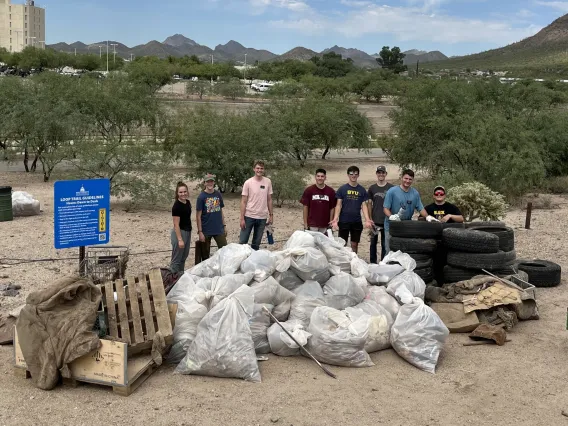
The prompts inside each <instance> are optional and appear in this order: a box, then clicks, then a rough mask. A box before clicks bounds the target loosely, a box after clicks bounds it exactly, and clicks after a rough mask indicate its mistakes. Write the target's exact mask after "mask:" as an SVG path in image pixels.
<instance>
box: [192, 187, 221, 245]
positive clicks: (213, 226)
mask: <svg viewBox="0 0 568 426" xmlns="http://www.w3.org/2000/svg"><path fill="white" fill-rule="evenodd" d="M223 207H225V204H224V203H223V196H222V195H221V193H220V192H219V191H214V192H213V193H212V194H208V193H207V192H205V191H203V192H201V194H199V196H198V197H197V205H196V207H195V208H196V209H197V211H198V212H201V227H202V231H203V234H205V235H207V236H215V235H221V234H223V232H224V229H223V213H221V209H222V208H223Z"/></svg>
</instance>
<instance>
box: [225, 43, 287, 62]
mask: <svg viewBox="0 0 568 426" xmlns="http://www.w3.org/2000/svg"><path fill="white" fill-rule="evenodd" d="M215 52H216V53H217V54H219V55H224V56H226V57H227V58H231V59H232V60H233V61H235V62H237V63H241V62H242V63H244V61H245V54H246V55H247V63H248V64H254V63H255V62H256V61H261V62H262V61H269V60H271V59H273V58H275V57H276V56H277V55H275V54H274V53H272V52H269V51H268V50H257V49H251V48H247V47H244V46H243V45H242V44H240V43H239V42H236V41H235V40H230V41H229V42H228V43H226V44H218V45H217V46H215Z"/></svg>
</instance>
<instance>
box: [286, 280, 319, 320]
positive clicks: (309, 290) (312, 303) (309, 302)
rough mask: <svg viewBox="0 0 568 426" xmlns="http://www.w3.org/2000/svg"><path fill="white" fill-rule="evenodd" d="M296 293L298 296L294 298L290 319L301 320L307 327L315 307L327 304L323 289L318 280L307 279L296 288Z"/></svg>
mask: <svg viewBox="0 0 568 426" xmlns="http://www.w3.org/2000/svg"><path fill="white" fill-rule="evenodd" d="M294 294H295V295H296V297H295V298H294V300H292V307H291V308H290V317H289V319H288V321H292V320H297V321H300V322H301V323H302V325H303V326H304V328H305V329H307V328H308V326H309V325H310V318H311V317H312V312H313V311H314V309H315V308H317V307H319V306H325V297H324V294H323V290H322V288H321V285H320V283H318V282H317V281H306V282H305V283H304V284H303V285H301V286H300V287H298V288H297V289H296V290H294Z"/></svg>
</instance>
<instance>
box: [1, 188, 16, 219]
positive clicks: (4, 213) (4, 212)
mask: <svg viewBox="0 0 568 426" xmlns="http://www.w3.org/2000/svg"><path fill="white" fill-rule="evenodd" d="M13 219H14V215H13V213H12V187H11V186H0V222H7V221H9V220H13Z"/></svg>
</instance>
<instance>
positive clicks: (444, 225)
mask: <svg viewBox="0 0 568 426" xmlns="http://www.w3.org/2000/svg"><path fill="white" fill-rule="evenodd" d="M441 225H442V233H443V232H444V229H465V224H463V223H457V222H454V223H442V224H441Z"/></svg>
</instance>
